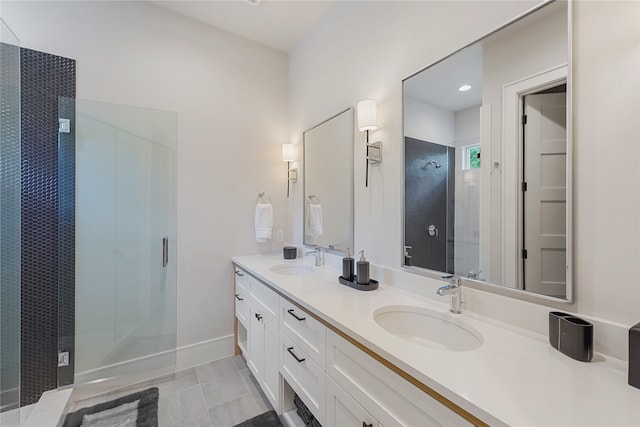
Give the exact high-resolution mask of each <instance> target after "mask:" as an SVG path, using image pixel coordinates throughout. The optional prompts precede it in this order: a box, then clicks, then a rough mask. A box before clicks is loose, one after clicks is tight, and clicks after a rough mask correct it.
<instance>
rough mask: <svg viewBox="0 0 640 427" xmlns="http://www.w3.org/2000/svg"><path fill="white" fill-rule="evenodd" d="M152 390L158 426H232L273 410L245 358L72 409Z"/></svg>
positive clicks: (179, 374)
mask: <svg viewBox="0 0 640 427" xmlns="http://www.w3.org/2000/svg"><path fill="white" fill-rule="evenodd" d="M149 387H158V390H159V392H160V399H159V402H158V425H159V427H183V426H188V427H231V426H233V425H235V424H238V423H240V422H242V421H244V420H247V419H249V418H252V417H255V416H256V415H258V414H261V413H263V412H266V411H268V410H271V409H272V408H271V405H270V404H269V401H268V400H267V398H266V396H264V394H263V393H262V390H260V387H259V386H258V384H257V382H256V380H255V378H254V377H253V375H252V374H251V372H250V371H249V369H248V368H247V365H246V363H245V362H244V359H243V358H242V357H241V356H232V357H228V358H225V359H221V360H216V361H215V362H210V363H207V364H204V365H200V366H196V367H195V368H189V369H185V370H183V371H178V372H176V373H174V374H171V375H167V376H164V377H160V378H156V379H154V380H150V381H145V382H143V383H139V384H135V385H133V386H130V387H126V388H123V389H119V390H116V391H113V392H110V393H107V394H105V395H101V396H97V397H93V398H89V399H84V400H80V401H77V402H74V404H73V406H72V408H71V410H72V411H75V410H77V409H80V408H84V407H87V406H92V405H95V404H97V403H102V402H106V401H109V400H112V399H117V398H118V397H121V396H124V395H127V394H129V393H134V392H136V391H140V390H144V389H146V388H149Z"/></svg>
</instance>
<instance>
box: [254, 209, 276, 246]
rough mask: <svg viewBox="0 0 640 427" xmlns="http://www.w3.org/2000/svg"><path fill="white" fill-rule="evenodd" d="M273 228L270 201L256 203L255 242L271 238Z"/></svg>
mask: <svg viewBox="0 0 640 427" xmlns="http://www.w3.org/2000/svg"><path fill="white" fill-rule="evenodd" d="M272 229H273V206H271V203H258V204H257V205H256V242H258V243H263V242H266V241H267V239H271V232H272Z"/></svg>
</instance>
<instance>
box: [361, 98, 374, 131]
mask: <svg viewBox="0 0 640 427" xmlns="http://www.w3.org/2000/svg"><path fill="white" fill-rule="evenodd" d="M357 112H358V130H359V131H360V132H364V131H367V130H376V129H378V106H377V103H376V101H375V100H373V99H365V100H364V101H360V102H358V105H357Z"/></svg>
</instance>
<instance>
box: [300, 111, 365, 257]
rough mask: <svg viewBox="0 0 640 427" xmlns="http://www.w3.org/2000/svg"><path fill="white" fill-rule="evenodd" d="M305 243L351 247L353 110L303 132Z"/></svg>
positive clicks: (341, 249) (333, 248)
mask: <svg viewBox="0 0 640 427" xmlns="http://www.w3.org/2000/svg"><path fill="white" fill-rule="evenodd" d="M303 144H304V244H305V245H313V246H319V247H321V248H324V249H325V250H328V251H336V252H346V251H347V249H348V248H351V250H352V251H353V110H352V109H351V108H348V109H346V110H344V111H342V112H340V113H338V114H336V115H335V116H333V117H330V118H329V119H327V120H325V121H323V122H322V123H320V124H319V125H316V126H314V127H312V128H311V129H309V130H307V131H305V132H304V134H303Z"/></svg>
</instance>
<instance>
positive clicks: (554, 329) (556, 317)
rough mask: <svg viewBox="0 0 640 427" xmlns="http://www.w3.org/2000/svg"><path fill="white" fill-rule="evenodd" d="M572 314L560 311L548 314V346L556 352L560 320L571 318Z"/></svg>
mask: <svg viewBox="0 0 640 427" xmlns="http://www.w3.org/2000/svg"><path fill="white" fill-rule="evenodd" d="M572 316H573V315H572V314H568V313H563V312H561V311H550V312H549V344H551V346H552V347H553V348H555V349H556V350H558V347H559V342H560V319H562V318H563V317H572Z"/></svg>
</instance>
